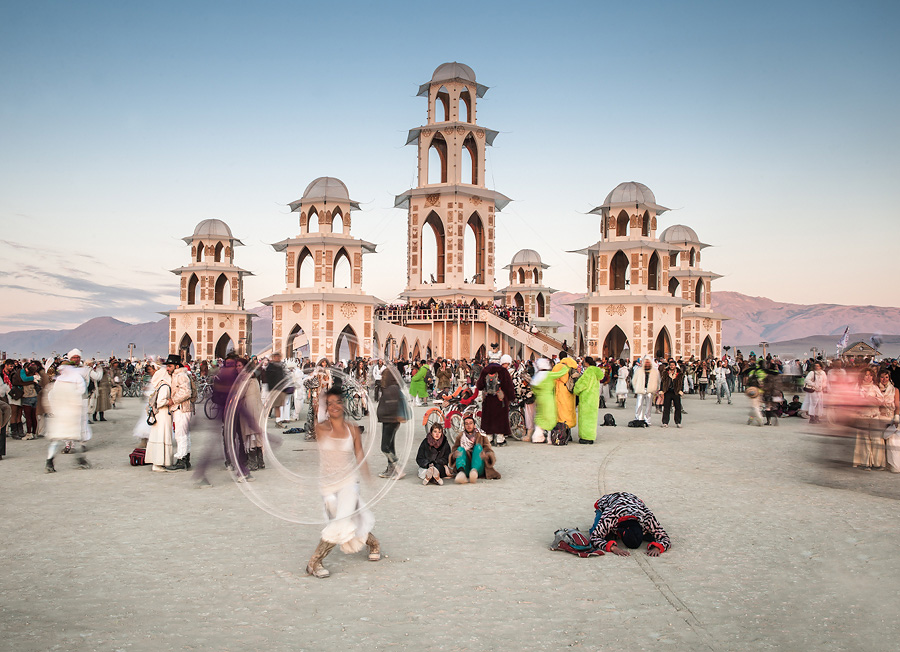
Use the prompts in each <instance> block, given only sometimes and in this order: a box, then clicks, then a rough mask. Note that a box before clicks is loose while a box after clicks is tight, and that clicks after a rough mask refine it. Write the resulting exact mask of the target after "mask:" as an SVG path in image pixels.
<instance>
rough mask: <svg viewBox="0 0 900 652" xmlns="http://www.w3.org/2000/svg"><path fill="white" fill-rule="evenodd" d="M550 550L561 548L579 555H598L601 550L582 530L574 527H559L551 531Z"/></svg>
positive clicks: (601, 552)
mask: <svg viewBox="0 0 900 652" xmlns="http://www.w3.org/2000/svg"><path fill="white" fill-rule="evenodd" d="M550 550H562V551H563V552H568V553H569V554H572V555H578V556H579V557H599V556H601V555H602V554H603V551H602V550H597V549H596V548H594V545H593V544H592V543H591V540H590V539H589V538H588V535H586V534H585V533H584V532H582V531H581V530H579V529H578V528H574V527H564V528H560V529H559V530H557V531H556V532H554V533H553V543H552V544H550Z"/></svg>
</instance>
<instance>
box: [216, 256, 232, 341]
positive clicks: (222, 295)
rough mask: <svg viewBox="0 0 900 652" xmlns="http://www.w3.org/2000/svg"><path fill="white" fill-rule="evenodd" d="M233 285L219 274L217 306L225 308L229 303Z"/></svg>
mask: <svg viewBox="0 0 900 652" xmlns="http://www.w3.org/2000/svg"><path fill="white" fill-rule="evenodd" d="M230 289H231V283H230V282H229V281H228V277H227V276H225V274H219V278H217V279H216V294H215V300H214V303H215V304H216V305H217V306H223V305H225V304H226V303H229V301H228V298H229V295H230V294H231V292H230V291H229V290H230ZM232 348H233V347H232Z"/></svg>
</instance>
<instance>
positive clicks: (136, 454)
mask: <svg viewBox="0 0 900 652" xmlns="http://www.w3.org/2000/svg"><path fill="white" fill-rule="evenodd" d="M146 454H147V449H146V448H135V449H134V450H133V451H131V454H130V455H129V456H128V459H130V460H131V466H145V465H146V464H147V462H145V461H144V456H145V455H146Z"/></svg>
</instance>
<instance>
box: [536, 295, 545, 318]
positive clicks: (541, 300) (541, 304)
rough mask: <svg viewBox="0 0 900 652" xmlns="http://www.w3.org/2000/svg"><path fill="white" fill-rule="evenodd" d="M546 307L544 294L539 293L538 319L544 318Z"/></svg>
mask: <svg viewBox="0 0 900 652" xmlns="http://www.w3.org/2000/svg"><path fill="white" fill-rule="evenodd" d="M545 307H546V306H545V304H544V294H543V293H542V292H538V295H537V310H536V312H537V316H538V317H543V316H544V310H545Z"/></svg>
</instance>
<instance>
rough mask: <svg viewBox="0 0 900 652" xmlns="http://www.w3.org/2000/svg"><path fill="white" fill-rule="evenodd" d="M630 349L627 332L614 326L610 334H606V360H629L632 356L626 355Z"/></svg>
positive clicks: (604, 347) (604, 343) (604, 349)
mask: <svg viewBox="0 0 900 652" xmlns="http://www.w3.org/2000/svg"><path fill="white" fill-rule="evenodd" d="M629 348H630V347H629V346H628V337H627V336H626V335H625V331H623V330H622V329H621V328H619V327H618V326H613V327H612V328H611V329H609V332H608V333H607V334H606V339H604V340H603V357H604V358H610V357H613V358H615V359H616V360H621V359H622V358H626V359H627V358H629V357H630V356H628V355H625V351H626V350H627V349H629Z"/></svg>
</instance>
